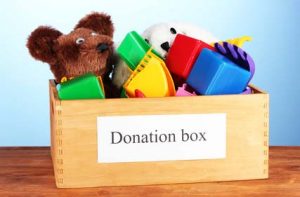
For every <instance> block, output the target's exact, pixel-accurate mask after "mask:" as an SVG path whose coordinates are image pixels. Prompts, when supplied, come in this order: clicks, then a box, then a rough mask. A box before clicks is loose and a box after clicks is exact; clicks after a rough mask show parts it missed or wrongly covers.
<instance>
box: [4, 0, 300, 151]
mask: <svg viewBox="0 0 300 197" xmlns="http://www.w3.org/2000/svg"><path fill="white" fill-rule="evenodd" d="M299 7H300V1H297V0H273V1H271V0H265V1H260V0H251V1H249V0H248V1H242V0H226V1H219V0H209V1H208V0H195V1H189V0H184V1H182V0H181V1H177V0H176V1H175V0H174V1H161V0H151V1H145V2H143V1H140V0H126V1H116V0H111V1H99V0H85V1H82V0H72V1H59V0H51V1H50V0H47V1H40V0H36V1H34V0H26V1H24V0H14V1H13V0H12V1H5V3H2V4H1V8H0V24H1V28H0V60H1V61H0V73H1V78H0V83H1V97H0V110H1V112H0V125H1V127H0V146H44V145H49V141H50V139H49V135H50V131H49V125H50V123H49V104H48V103H49V101H48V79H50V78H52V74H51V72H50V70H49V68H48V65H47V64H43V63H41V62H38V61H35V60H34V59H33V58H31V56H30V55H29V54H28V51H27V49H26V48H25V44H26V39H27V37H28V35H29V34H30V32H31V31H33V30H34V29H35V28H36V27H37V26H39V25H44V24H48V25H51V26H53V27H55V28H57V29H59V30H61V31H62V32H64V33H68V32H69V31H71V29H72V28H73V26H74V25H75V24H76V23H77V22H78V20H79V19H80V18H82V17H83V16H84V15H85V14H87V13H90V12H91V11H105V12H107V13H109V14H110V15H111V16H112V19H113V21H114V23H115V27H116V32H115V37H114V40H115V41H120V40H121V39H122V38H123V37H124V36H125V34H126V33H127V32H128V31H130V30H137V31H138V32H142V31H143V30H144V29H145V28H147V27H148V26H150V25H152V24H154V23H157V22H165V21H174V20H177V21H185V22H191V23H194V24H196V25H199V26H200V27H203V28H205V29H207V30H209V31H210V32H212V33H213V34H214V35H215V36H216V37H218V38H219V39H227V38H234V37H238V36H242V35H251V36H252V37H253V41H252V42H251V43H247V44H246V45H245V47H244V48H245V49H246V51H247V52H249V53H250V54H251V55H252V56H253V58H254V60H255V61H256V65H257V70H256V71H257V72H256V75H255V77H254V80H253V81H252V83H254V84H255V85H257V86H259V87H260V88H262V89H264V90H267V91H268V92H269V93H270V98H271V109H270V134H271V135H270V141H271V143H270V144H271V145H300V121H299V117H300V110H299V101H300V93H299V92H300V85H299V82H298V80H299V78H300V77H299V73H300V64H299V60H298V57H299V55H300V50H299V46H300V39H299V37H300V27H298V26H299V25H300V22H299V19H300V12H299Z"/></svg>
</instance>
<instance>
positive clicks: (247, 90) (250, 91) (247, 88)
mask: <svg viewBox="0 0 300 197" xmlns="http://www.w3.org/2000/svg"><path fill="white" fill-rule="evenodd" d="M251 93H252V89H251V88H250V87H249V86H248V87H246V89H245V90H244V92H242V93H241V94H251Z"/></svg>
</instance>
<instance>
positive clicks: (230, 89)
mask: <svg viewBox="0 0 300 197" xmlns="http://www.w3.org/2000/svg"><path fill="white" fill-rule="evenodd" d="M215 48H216V49H217V51H218V52H219V53H217V52H215V51H211V50H209V49H204V50H203V51H202V52H201V54H200V55H199V57H198V59H197V61H196V62H195V64H194V66H193V69H192V71H191V73H190V74H189V76H188V79H187V83H188V84H189V85H190V86H191V87H193V88H194V89H195V90H196V91H197V93H199V94H202V95H221V94H241V93H243V92H245V93H247V92H248V91H247V86H248V83H249V82H250V80H251V78H252V77H253V74H254V68H255V65H254V62H253V60H252V58H251V56H249V55H248V54H247V53H246V52H245V51H243V50H242V49H241V48H239V47H237V46H234V45H231V44H229V43H227V42H224V43H223V44H219V43H216V44H215Z"/></svg>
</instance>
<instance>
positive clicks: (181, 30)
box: [142, 22, 219, 58]
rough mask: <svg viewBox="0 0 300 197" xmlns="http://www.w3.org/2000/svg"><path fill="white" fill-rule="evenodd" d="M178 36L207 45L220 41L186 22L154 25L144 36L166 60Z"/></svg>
mask: <svg viewBox="0 0 300 197" xmlns="http://www.w3.org/2000/svg"><path fill="white" fill-rule="evenodd" d="M178 34H183V35H186V36H188V37H192V38H195V39H197V40H202V41H203V42H205V43H216V42H218V41H219V40H218V39H217V38H215V37H214V36H213V35H212V34H211V33H210V32H209V31H207V30H205V29H202V28H200V27H199V26H196V25H193V24H189V23H184V22H168V23H158V24H154V25H152V26H150V27H148V28H147V29H146V30H145V31H144V32H143V34H142V36H143V37H144V38H145V40H146V41H147V42H148V43H149V44H150V45H151V46H152V47H153V49H154V50H155V51H157V52H158V53H159V54H160V56H161V57H162V58H166V57H167V54H168V52H169V49H170V48H171V47H172V45H173V42H174V40H175V37H176V35H178Z"/></svg>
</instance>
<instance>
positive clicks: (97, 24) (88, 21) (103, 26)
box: [75, 12, 114, 37]
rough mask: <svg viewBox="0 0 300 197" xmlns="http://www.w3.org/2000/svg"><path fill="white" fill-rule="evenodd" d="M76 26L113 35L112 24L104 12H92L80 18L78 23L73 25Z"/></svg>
mask: <svg viewBox="0 0 300 197" xmlns="http://www.w3.org/2000/svg"><path fill="white" fill-rule="evenodd" d="M77 28H87V29H92V30H93V31H95V32H97V33H99V34H102V35H107V36H110V37H113V33H114V26H113V23H112V21H111V17H110V16H109V15H107V14H104V13H97V12H94V13H92V14H89V15H87V16H86V17H84V18H82V19H81V20H80V21H79V22H78V24H77V25H76V26H75V29H77Z"/></svg>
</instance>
